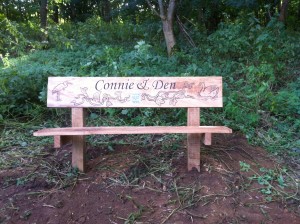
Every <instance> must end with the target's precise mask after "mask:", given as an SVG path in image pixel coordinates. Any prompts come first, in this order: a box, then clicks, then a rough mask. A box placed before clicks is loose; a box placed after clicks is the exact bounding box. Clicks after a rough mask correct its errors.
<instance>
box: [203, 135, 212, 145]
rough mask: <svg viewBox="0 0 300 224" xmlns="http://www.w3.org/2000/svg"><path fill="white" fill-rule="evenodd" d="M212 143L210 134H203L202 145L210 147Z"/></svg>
mask: <svg viewBox="0 0 300 224" xmlns="http://www.w3.org/2000/svg"><path fill="white" fill-rule="evenodd" d="M211 141H212V133H205V134H204V136H203V143H204V145H211Z"/></svg>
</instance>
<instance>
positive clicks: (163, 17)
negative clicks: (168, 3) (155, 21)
mask: <svg viewBox="0 0 300 224" xmlns="http://www.w3.org/2000/svg"><path fill="white" fill-rule="evenodd" d="M146 2H147V3H148V5H149V7H150V9H151V11H152V12H153V13H154V14H155V15H157V16H159V17H160V18H161V19H163V20H164V19H166V17H165V16H164V15H163V14H162V13H163V12H160V13H158V11H157V10H156V9H155V8H153V7H152V5H151V3H150V1H149V0H146ZM158 2H161V1H160V0H159V1H158Z"/></svg>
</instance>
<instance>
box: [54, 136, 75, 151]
mask: <svg viewBox="0 0 300 224" xmlns="http://www.w3.org/2000/svg"><path fill="white" fill-rule="evenodd" d="M71 142H72V138H71V136H60V135H56V136H54V148H56V149H57V148H61V147H62V146H63V145H65V144H68V143H71Z"/></svg>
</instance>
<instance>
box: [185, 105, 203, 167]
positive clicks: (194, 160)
mask: <svg viewBox="0 0 300 224" xmlns="http://www.w3.org/2000/svg"><path fill="white" fill-rule="evenodd" d="M187 112H188V113H187V125H188V126H199V125H200V108H188V111H187ZM200 141H201V134H187V154H188V155H187V157H188V171H190V170H192V169H193V168H196V169H197V170H198V171H199V172H200V144H201V142H200Z"/></svg>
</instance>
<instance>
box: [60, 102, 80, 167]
mask: <svg viewBox="0 0 300 224" xmlns="http://www.w3.org/2000/svg"><path fill="white" fill-rule="evenodd" d="M84 126H85V109H83V108H72V128H82V127H84ZM61 135H62V134H61ZM85 154H86V143H85V136H83V135H73V144H72V166H73V167H77V168H78V169H79V170H80V171H82V172H85V163H86V159H85Z"/></svg>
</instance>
